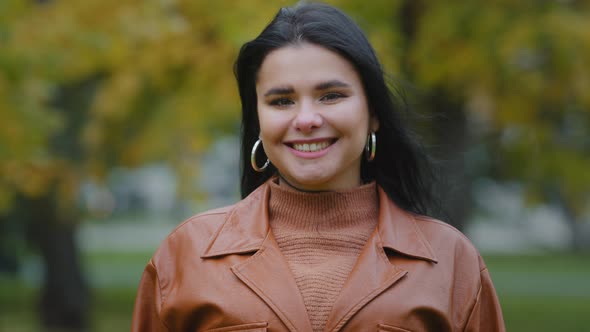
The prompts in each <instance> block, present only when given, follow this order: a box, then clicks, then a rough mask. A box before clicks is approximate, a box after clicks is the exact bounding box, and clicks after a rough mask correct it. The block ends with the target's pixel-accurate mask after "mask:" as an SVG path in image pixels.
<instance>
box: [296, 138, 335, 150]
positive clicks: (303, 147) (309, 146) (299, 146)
mask: <svg viewBox="0 0 590 332" xmlns="http://www.w3.org/2000/svg"><path fill="white" fill-rule="evenodd" d="M329 145H330V142H329V141H324V142H319V143H311V144H307V143H304V144H297V143H295V144H293V148H294V149H295V150H297V151H302V152H316V151H321V150H323V149H325V148H327V147H328V146H329Z"/></svg>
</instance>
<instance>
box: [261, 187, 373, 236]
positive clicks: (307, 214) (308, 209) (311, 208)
mask: <svg viewBox="0 0 590 332" xmlns="http://www.w3.org/2000/svg"><path fill="white" fill-rule="evenodd" d="M378 204H379V199H378V195H377V186H376V184H375V182H371V183H368V184H365V185H362V186H359V187H356V188H353V189H349V190H342V191H326V192H317V193H310V192H302V191H298V190H296V189H293V188H290V187H287V186H280V185H279V184H278V183H276V182H275V181H271V183H270V200H269V219H270V221H271V224H274V226H278V225H277V223H278V224H280V226H279V227H281V228H282V229H283V230H287V229H292V230H294V231H322V230H323V231H330V230H331V231H335V230H338V229H350V228H357V227H361V228H365V227H367V226H368V227H369V228H372V227H371V226H374V225H376V222H377V215H378V211H379V206H378ZM271 226H272V225H271Z"/></svg>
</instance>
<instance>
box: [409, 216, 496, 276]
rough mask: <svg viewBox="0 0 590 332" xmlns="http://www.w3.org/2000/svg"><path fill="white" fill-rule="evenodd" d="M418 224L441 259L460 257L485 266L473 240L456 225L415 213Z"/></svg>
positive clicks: (465, 260) (482, 267) (482, 266)
mask: <svg viewBox="0 0 590 332" xmlns="http://www.w3.org/2000/svg"><path fill="white" fill-rule="evenodd" d="M414 220H415V222H416V226H417V227H418V228H419V229H420V231H421V233H422V234H423V235H424V237H425V239H426V240H427V241H428V243H429V244H430V246H431V247H432V249H433V251H434V252H435V253H436V255H437V257H438V258H439V259H440V260H447V259H449V260H454V259H457V258H460V259H461V260H462V261H464V262H466V263H467V262H470V263H476V262H477V263H478V264H477V265H478V266H479V268H480V270H482V269H484V268H485V264H484V262H483V260H482V258H481V255H480V253H479V251H478V250H477V248H476V246H475V245H474V244H473V243H472V242H471V240H470V239H469V238H468V237H467V236H466V235H465V234H464V233H463V232H461V231H460V230H458V229H457V228H455V227H454V226H452V225H450V224H448V223H446V222H444V221H441V220H438V219H435V218H432V217H428V216H423V215H415V216H414Z"/></svg>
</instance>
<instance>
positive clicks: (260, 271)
mask: <svg viewBox="0 0 590 332" xmlns="http://www.w3.org/2000/svg"><path fill="white" fill-rule="evenodd" d="M232 271H233V272H234V274H235V275H236V276H237V277H238V278H239V279H240V280H242V282H244V284H246V285H247V286H248V287H250V289H252V291H254V292H255V293H256V294H258V296H259V297H260V298H261V299H262V300H263V301H264V302H266V304H267V305H268V306H269V307H270V308H271V309H272V310H273V311H274V312H275V313H276V314H277V316H279V318H280V319H281V321H283V323H284V324H285V325H286V326H287V327H288V328H289V330H290V331H311V330H312V327H311V323H310V321H309V317H308V316H307V309H306V308H305V304H304V303H303V298H302V296H301V292H300V291H299V288H298V287H297V284H296V282H295V279H294V278H293V275H292V273H291V270H290V268H289V266H288V264H287V262H286V261H285V259H284V257H283V255H282V254H281V252H280V250H279V247H278V245H277V244H276V241H275V240H274V237H273V236H272V233H271V232H269V233H268V236H267V238H266V240H265V241H264V243H263V245H262V248H261V249H260V250H258V252H257V253H256V254H254V255H253V256H252V257H250V258H249V259H248V260H246V261H245V262H242V263H240V264H237V265H235V266H233V267H232Z"/></svg>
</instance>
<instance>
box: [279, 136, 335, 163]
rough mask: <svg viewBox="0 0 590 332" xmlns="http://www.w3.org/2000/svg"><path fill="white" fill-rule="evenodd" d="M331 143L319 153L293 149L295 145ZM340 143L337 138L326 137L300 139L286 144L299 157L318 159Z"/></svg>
mask: <svg viewBox="0 0 590 332" xmlns="http://www.w3.org/2000/svg"><path fill="white" fill-rule="evenodd" d="M326 141H329V143H330V144H329V145H328V146H327V147H326V148H324V149H322V150H319V151H300V150H297V149H295V148H294V147H293V145H294V144H313V143H321V142H326ZM336 141H338V139H337V138H333V137H326V138H312V139H298V140H291V141H286V142H284V144H285V146H286V147H287V148H289V150H290V151H291V152H292V153H293V154H294V155H295V156H297V157H299V158H304V159H316V158H320V157H322V156H324V155H326V154H327V153H328V152H329V150H330V149H331V148H332V147H333V146H334V143H336Z"/></svg>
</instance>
